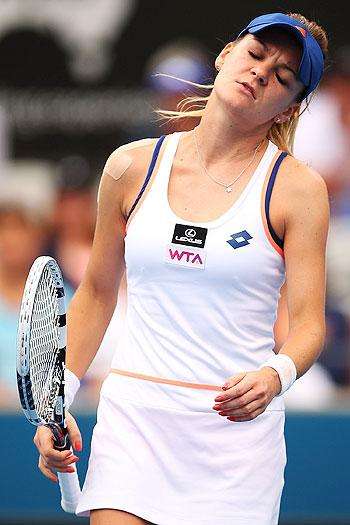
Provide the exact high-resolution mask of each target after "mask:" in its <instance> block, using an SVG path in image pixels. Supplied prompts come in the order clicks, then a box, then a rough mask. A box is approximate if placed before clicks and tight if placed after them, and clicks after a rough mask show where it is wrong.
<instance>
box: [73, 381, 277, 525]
mask: <svg viewBox="0 0 350 525" xmlns="http://www.w3.org/2000/svg"><path fill="white" fill-rule="evenodd" d="M179 390H181V391H183V390H185V389H183V388H182V389H179V387H174V386H170V385H159V384H158V383H150V382H146V381H140V380H138V379H133V378H129V377H124V376H119V375H116V374H111V375H110V376H109V377H108V378H107V379H106V380H105V382H104V385H103V387H102V391H101V400H100V404H99V408H98V413H97V425H96V427H95V429H94V433H93V438H92V445H91V456H90V460H89V468H88V474H87V477H86V480H85V484H84V487H83V491H82V496H81V499H80V502H79V505H78V509H77V513H78V514H80V515H87V514H88V512H87V511H88V509H91V508H94V509H98V508H116V509H120V510H125V511H127V512H130V513H132V514H135V515H136V516H140V517H142V518H143V519H146V520H148V521H150V522H151V523H155V524H157V525H180V524H181V525H214V524H220V525H277V523H278V513H279V502H280V496H281V491H282V487H283V471H284V467H285V462H286V457H285V445H284V437H283V429H284V411H268V412H266V413H265V414H263V415H261V416H260V417H258V418H257V419H255V420H253V421H249V422H246V423H232V422H229V421H228V420H227V419H226V418H222V417H220V416H218V415H217V414H215V413H213V411H212V410H210V406H211V404H212V403H213V398H214V397H215V392H204V391H201V392H200V394H199V393H198V391H197V392H196V395H195V400H194V401H193V403H192V406H191V408H192V409H191V410H189V409H188V408H187V400H186V399H183V400H182V402H183V403H184V404H183V405H181V407H182V408H177V409H174V404H175V402H174V401H173V398H174V397H175V398H177V401H178V402H179V403H180V397H181V392H180V393H179V392H178V391H179ZM159 397H160V398H166V399H167V400H168V403H166V402H165V401H164V402H163V403H162V405H161V406H159V404H158V403H157V399H158V398H159ZM200 398H202V399H201V401H200ZM179 403H177V405H178V407H179ZM185 407H186V408H185ZM196 409H197V410H196Z"/></svg>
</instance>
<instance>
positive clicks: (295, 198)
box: [276, 155, 328, 206]
mask: <svg viewBox="0 0 350 525" xmlns="http://www.w3.org/2000/svg"><path fill="white" fill-rule="evenodd" d="M279 171H280V175H279V177H277V181H276V183H277V185H278V190H279V192H280V194H281V197H284V198H285V199H286V200H288V201H289V203H290V205H291V206H293V205H298V203H302V202H305V201H312V200H313V199H315V198H316V199H317V200H319V199H321V200H326V201H328V191H327V186H326V183H325V181H324V179H323V178H322V176H321V175H320V174H319V173H318V172H317V171H316V170H314V169H313V168H311V167H310V166H308V165H307V164H305V163H304V162H302V161H300V160H299V159H296V158H295V157H293V156H291V155H287V157H286V158H285V159H284V160H283V162H282V163H281V166H280V169H279Z"/></svg>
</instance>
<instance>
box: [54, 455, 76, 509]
mask: <svg viewBox="0 0 350 525" xmlns="http://www.w3.org/2000/svg"><path fill="white" fill-rule="evenodd" d="M72 467H73V468H74V472H58V473H57V475H58V481H59V484H60V489H61V507H62V509H63V510H64V511H65V512H69V513H71V514H75V511H76V509H77V506H78V501H79V496H80V485H79V478H78V474H77V471H76V469H75V466H73V465H72Z"/></svg>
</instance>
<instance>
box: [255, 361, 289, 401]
mask: <svg viewBox="0 0 350 525" xmlns="http://www.w3.org/2000/svg"><path fill="white" fill-rule="evenodd" d="M265 366H269V367H271V368H273V369H274V370H276V372H277V374H278V377H279V379H280V382H281V391H280V393H279V394H278V395H279V396H282V395H283V394H284V393H285V392H287V390H288V389H289V388H290V387H291V386H292V385H293V383H294V382H295V380H296V378H297V369H296V367H295V364H294V361H293V359H291V358H290V357H289V356H288V355H286V354H277V355H273V356H271V357H270V358H269V359H268V360H267V361H266V362H265V363H263V364H262V365H261V367H260V368H264V367H265Z"/></svg>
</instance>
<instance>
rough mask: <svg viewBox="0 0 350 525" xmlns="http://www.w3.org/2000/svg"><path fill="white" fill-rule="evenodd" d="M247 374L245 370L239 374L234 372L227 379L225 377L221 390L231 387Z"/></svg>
mask: <svg viewBox="0 0 350 525" xmlns="http://www.w3.org/2000/svg"><path fill="white" fill-rule="evenodd" d="M246 375H247V372H240V373H239V374H235V375H233V376H231V377H230V378H229V379H227V380H226V381H225V383H224V384H223V387H222V389H223V390H227V389H228V388H231V387H233V386H235V385H237V383H239V382H240V381H242V379H243V378H244V377H245V376H246Z"/></svg>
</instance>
